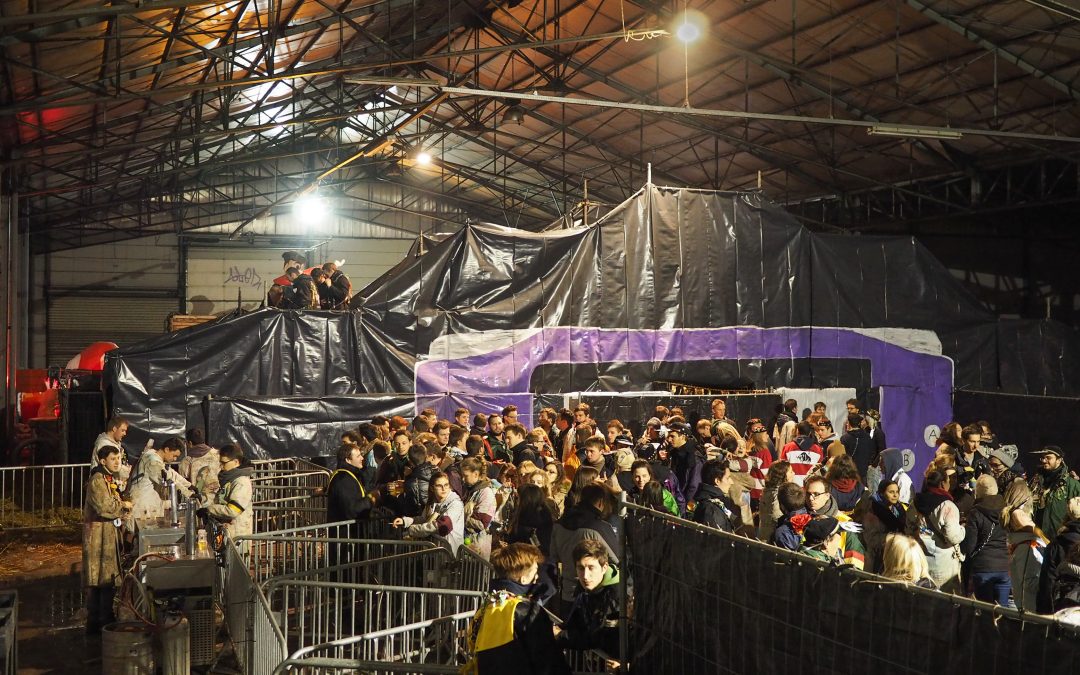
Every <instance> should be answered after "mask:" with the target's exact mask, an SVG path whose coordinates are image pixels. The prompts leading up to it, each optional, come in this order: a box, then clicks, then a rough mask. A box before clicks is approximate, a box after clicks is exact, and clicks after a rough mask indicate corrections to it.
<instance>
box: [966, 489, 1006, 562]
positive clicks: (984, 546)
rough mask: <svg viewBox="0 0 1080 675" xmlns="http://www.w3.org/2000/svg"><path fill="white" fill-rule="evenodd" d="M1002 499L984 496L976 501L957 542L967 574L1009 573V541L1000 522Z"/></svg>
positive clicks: (995, 496)
mask: <svg viewBox="0 0 1080 675" xmlns="http://www.w3.org/2000/svg"><path fill="white" fill-rule="evenodd" d="M1003 508H1005V498H1004V497H1002V496H1001V495H987V496H985V497H983V498H981V499H977V500H975V507H974V508H972V509H971V510H970V511H968V515H967V524H966V525H964V530H965V532H966V533H965V535H964V541H963V542H961V543H960V550H961V551H962V552H963V554H964V557H965V561H964V569H965V570H966V571H967V574H979V573H982V572H1008V571H1009V541H1008V534H1007V533H1006V532H1005V526H1004V525H1003V524H1002V522H1001V510H1002V509H1003Z"/></svg>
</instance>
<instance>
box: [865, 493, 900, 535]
mask: <svg viewBox="0 0 1080 675" xmlns="http://www.w3.org/2000/svg"><path fill="white" fill-rule="evenodd" d="M870 510H871V511H872V512H873V513H874V515H875V516H877V518H878V520H880V521H881V524H882V525H884V526H885V529H886V530H887V531H889V532H903V531H904V509H903V507H902V506H900V505H899V504H897V505H895V506H889V505H888V504H886V503H885V502H884V501H882V499H881V495H879V494H877V493H875V494H874V496H873V497H872V498H871V501H870Z"/></svg>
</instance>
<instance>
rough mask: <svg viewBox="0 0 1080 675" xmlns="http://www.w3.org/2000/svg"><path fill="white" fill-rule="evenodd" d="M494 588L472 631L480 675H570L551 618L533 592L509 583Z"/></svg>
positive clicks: (498, 583) (504, 581)
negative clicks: (511, 674)
mask: <svg viewBox="0 0 1080 675" xmlns="http://www.w3.org/2000/svg"><path fill="white" fill-rule="evenodd" d="M491 586H492V592H491V594H490V595H489V596H488V597H487V598H486V599H485V601H484V603H483V604H482V605H481V606H480V609H479V610H477V612H476V616H475V617H474V618H473V622H472V624H471V625H470V626H469V631H468V635H469V636H470V646H471V647H472V649H473V651H474V652H475V654H476V657H475V658H476V671H475V672H476V675H505V674H506V673H513V674H514V675H570V672H571V671H570V666H568V665H567V663H566V659H565V658H564V657H563V652H562V650H561V649H559V648H558V646H557V645H556V642H555V633H554V631H553V630H552V623H551V617H550V615H549V614H548V613H547V611H545V610H544V608H543V606H542V602H541V600H540V599H539V598H537V597H535V593H534V592H532V589H530V588H527V587H525V586H522V585H521V584H519V583H516V582H513V581H510V580H508V579H496V580H495V581H493V582H492V584H491ZM473 636H475V638H473ZM473 640H475V643H473Z"/></svg>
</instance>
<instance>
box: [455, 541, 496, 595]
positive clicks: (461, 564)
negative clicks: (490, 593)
mask: <svg viewBox="0 0 1080 675" xmlns="http://www.w3.org/2000/svg"><path fill="white" fill-rule="evenodd" d="M492 576H493V571H492V568H491V563H489V562H488V561H487V560H484V558H483V557H481V556H480V555H478V554H477V553H476V552H475V551H473V550H472V549H470V548H469V547H468V546H462V547H461V548H459V549H458V559H457V569H456V579H455V582H456V583H455V584H454V588H460V589H461V590H464V591H481V592H484V591H487V590H488V588H489V587H490V586H491V578H492Z"/></svg>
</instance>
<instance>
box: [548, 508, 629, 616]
mask: <svg viewBox="0 0 1080 675" xmlns="http://www.w3.org/2000/svg"><path fill="white" fill-rule="evenodd" d="M583 539H597V540H599V541H602V542H604V546H605V547H606V548H607V552H608V561H609V562H610V563H612V564H617V563H618V562H619V559H620V557H621V555H622V546H621V545H620V543H619V535H618V532H617V531H616V530H615V528H614V527H613V526H612V525H611V523H609V522H608V521H606V520H604V519H602V518H601V517H600V512H599V511H597V510H596V507H594V506H592V505H591V504H578V505H577V506H574V507H572V508H569V509H567V510H566V513H565V514H563V517H562V518H560V519H559V522H557V523H555V527H554V528H552V531H551V552H552V554H553V555H554V557H555V560H556V561H557V562H559V563H561V564H562V574H561V575H560V591H561V594H562V599H563V600H566V601H568V602H569V601H570V600H573V598H574V590H575V588H576V587H577V574H576V572H575V571H574V547H575V546H577V544H578V542H580V541H581V540H583Z"/></svg>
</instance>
